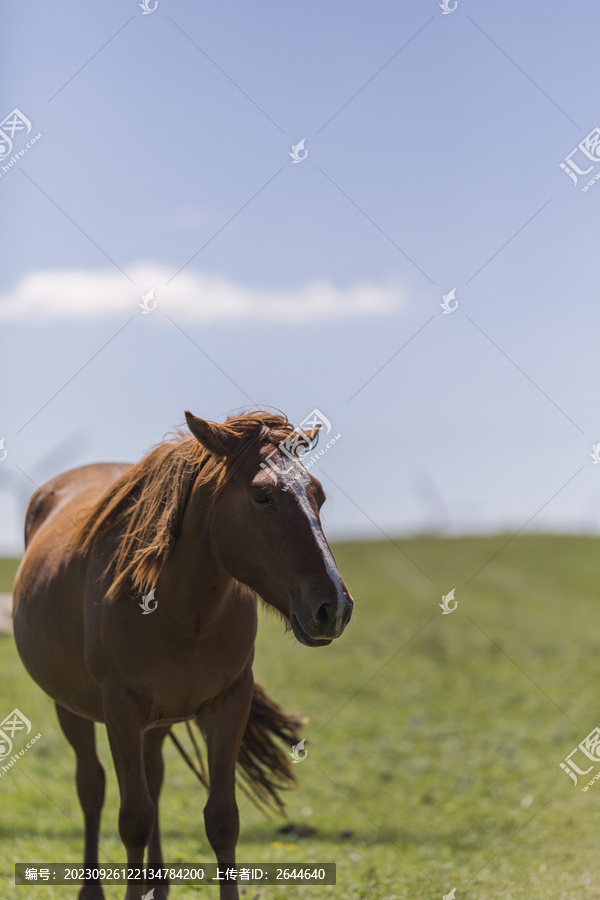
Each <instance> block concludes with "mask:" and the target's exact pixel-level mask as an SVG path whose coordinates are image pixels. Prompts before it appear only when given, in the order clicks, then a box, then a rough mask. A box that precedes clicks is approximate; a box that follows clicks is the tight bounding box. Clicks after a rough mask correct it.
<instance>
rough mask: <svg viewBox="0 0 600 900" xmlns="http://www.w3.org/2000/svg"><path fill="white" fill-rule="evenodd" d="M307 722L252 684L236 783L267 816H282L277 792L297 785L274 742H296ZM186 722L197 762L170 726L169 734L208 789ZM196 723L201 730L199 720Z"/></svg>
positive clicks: (201, 759)
mask: <svg viewBox="0 0 600 900" xmlns="http://www.w3.org/2000/svg"><path fill="white" fill-rule="evenodd" d="M194 721H196V720H194ZM306 721H307V720H306V719H303V718H301V717H300V716H296V715H287V714H286V713H285V712H284V711H283V710H282V709H281V707H280V706H279V705H278V704H277V703H276V702H275V701H274V700H273V699H271V697H269V695H268V694H267V692H266V691H265V690H264V688H263V687H261V685H260V684H255V685H254V694H253V696H252V704H251V706H250V715H249V717H248V724H247V725H246V730H245V732H244V736H243V738H242V743H241V745H240V749H239V752H238V759H237V784H238V787H239V788H240V789H241V790H242V791H243V793H244V794H246V796H247V797H248V799H249V800H251V801H252V802H253V803H254V805H255V806H256V807H257V808H258V809H259V810H260V811H261V812H262V813H263V814H264V815H265V816H266V817H267V818H268V819H269V818H270V815H269V813H270V812H274V813H276V814H278V815H281V816H283V817H285V804H284V803H283V801H282V799H281V797H280V796H279V793H280V791H282V790H291V789H293V788H295V787H296V776H295V772H294V769H293V768H292V763H291V762H290V760H289V759H288V753H287V752H285V751H284V750H282V749H281V747H279V746H278V745H277V743H276V741H279V742H280V743H283V744H285V745H286V746H287V747H289V748H291V747H293V746H294V745H296V744H298V743H299V741H300V735H299V732H300V729H301V728H302V727H303V726H304V725H305V724H306ZM185 724H186V728H187V732H188V737H189V739H190V741H191V743H192V745H193V748H194V754H195V757H196V762H194V761H193V760H192V759H191V757H190V755H189V754H188V753H187V752H186V750H185V749H184V747H183V746H182V744H181V743H180V741H179V740H178V739H177V737H176V736H175V734H174V733H173V730H172V729H171V731H170V732H169V736H170V738H171V740H172V741H173V743H174V744H175V746H176V747H177V749H178V751H179V753H180V754H181V755H182V757H183V759H184V760H185V762H186V763H187V765H188V766H189V767H190V768H191V769H192V771H193V772H194V773H195V774H196V776H197V778H198V780H199V781H201V782H202V784H203V785H204V787H205V788H206V789H207V790H208V788H209V786H210V785H209V780H208V773H207V770H206V766H205V763H204V758H203V756H202V752H201V750H200V747H199V746H198V742H197V741H196V737H195V734H194V731H193V730H192V728H191V727H190V723H189V722H186V723H185ZM196 725H197V727H198V729H199V730H200V726H199V725H198V722H196ZM288 752H289V751H288Z"/></svg>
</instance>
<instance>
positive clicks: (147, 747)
mask: <svg viewBox="0 0 600 900" xmlns="http://www.w3.org/2000/svg"><path fill="white" fill-rule="evenodd" d="M169 730H170V728H169V726H167V727H164V728H150V729H149V730H148V731H146V733H145V734H144V766H145V769H146V778H147V779H148V789H149V790H150V797H151V799H152V802H153V804H154V810H155V819H154V828H153V830H152V835H151V837H150V843H149V844H148V868H149V869H162V868H163V866H164V860H163V855H162V847H161V844H160V827H159V814H158V798H159V796H160V789H161V787H162V780H163V772H164V763H163V757H162V745H163V741H164V739H165V737H166V736H167V734H168V733H169ZM150 883H153V882H150ZM168 893H169V885H168V884H166V885H157V887H155V888H154V900H166V898H167V894H168Z"/></svg>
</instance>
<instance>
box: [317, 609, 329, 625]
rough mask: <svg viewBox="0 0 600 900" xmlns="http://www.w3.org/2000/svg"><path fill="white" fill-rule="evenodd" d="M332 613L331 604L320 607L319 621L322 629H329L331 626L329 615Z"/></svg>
mask: <svg viewBox="0 0 600 900" xmlns="http://www.w3.org/2000/svg"><path fill="white" fill-rule="evenodd" d="M330 611H331V605H330V604H329V603H323V604H322V605H321V606H320V607H319V611H318V612H317V619H318V621H319V625H321V626H322V628H327V626H328V625H329V613H330Z"/></svg>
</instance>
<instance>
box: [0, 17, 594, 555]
mask: <svg viewBox="0 0 600 900" xmlns="http://www.w3.org/2000/svg"><path fill="white" fill-rule="evenodd" d="M149 5H150V7H154V0H152V2H151V3H150V4H149ZM453 5H454V0H452V2H451V3H450V4H449V6H450V7H452V6H453ZM594 9H595V8H594V7H592V5H591V3H589V2H587V3H586V2H582V3H575V4H573V5H572V6H571V7H569V12H568V14H567V13H566V12H565V9H564V8H562V7H559V6H552V5H550V6H548V4H546V3H542V2H532V3H529V4H527V6H526V8H523V7H522V5H518V4H516V3H508V4H507V3H502V4H499V3H491V2H490V3H484V4H478V5H477V7H476V8H475V7H474V6H473V4H471V3H469V2H465V0H462V2H459V3H458V6H457V7H456V9H454V12H453V13H451V14H449V13H447V14H444V12H443V10H442V9H441V8H440V7H439V6H438V4H437V3H435V2H432V3H408V2H404V3H388V2H382V3H380V4H378V6H377V10H376V12H374V11H373V10H372V9H369V8H367V7H364V5H361V4H359V3H344V4H343V5H342V4H340V3H328V4H326V6H323V5H322V4H313V3H303V4H295V5H293V4H292V5H290V4H286V5H281V4H277V3H270V2H266V3H263V4H261V5H260V6H256V5H254V4H242V3H235V2H234V3H233V4H230V5H229V6H228V7H227V8H226V9H225V8H223V6H222V4H218V3H211V2H206V3H202V4H196V3H191V2H183V0H179V2H177V0H169V2H166V0H160V2H159V3H158V5H157V7H155V8H154V11H153V12H146V13H144V10H143V8H142V7H141V5H140V6H139V5H138V3H137V2H131V3H130V2H127V3H124V2H122V0H119V2H116V0H106V2H104V3H102V4H81V3H76V2H74V0H71V2H69V0H65V2H64V3H63V4H61V7H60V9H57V8H56V7H55V6H53V5H52V4H48V3H42V2H33V3H30V4H28V6H27V9H25V8H24V7H22V6H20V5H18V4H11V5H9V6H8V7H6V8H5V9H4V11H3V25H2V28H3V32H4V34H5V35H7V39H6V41H5V47H4V52H3V55H2V61H1V63H0V65H1V66H2V69H3V84H4V86H5V89H4V91H3V94H2V98H3V99H2V104H3V106H2V109H1V110H0V119H8V120H9V124H10V118H9V117H10V114H11V113H12V112H13V110H15V109H17V110H18V111H20V113H22V114H23V116H24V117H26V119H27V120H28V121H29V122H30V123H31V131H30V133H27V126H26V124H25V125H24V127H22V128H20V129H18V130H16V131H15V130H14V126H13V134H12V144H13V146H12V148H8V146H7V144H6V143H5V145H4V146H5V151H9V152H7V153H6V155H5V157H4V159H2V160H0V192H1V202H2V210H3V215H2V220H1V223H0V228H1V230H2V236H1V239H2V248H3V266H2V270H3V271H2V283H1V285H0V358H1V360H2V372H3V384H4V390H3V391H2V397H1V399H0V439H4V451H5V453H6V457H5V459H4V460H3V461H2V463H1V464H0V498H1V502H2V508H3V515H2V516H1V517H0V551H2V552H5V553H15V552H19V551H20V549H21V546H22V543H21V541H22V539H21V531H22V518H23V511H24V506H25V503H26V501H27V498H28V496H29V494H30V493H31V491H32V490H33V489H34V487H35V485H36V484H41V483H43V482H44V481H45V480H46V479H47V478H49V477H51V476H52V475H53V474H56V473H57V472H58V471H60V470H62V469H65V468H69V467H72V466H76V465H80V464H83V463H87V462H92V461H96V460H105V459H126V460H134V459H136V458H139V456H140V455H141V454H142V453H143V452H144V451H145V450H146V449H147V448H148V447H150V446H151V445H153V444H154V443H155V442H157V441H159V440H160V439H161V438H162V437H163V435H164V434H165V433H167V432H168V431H169V430H170V429H172V428H174V427H176V426H178V425H181V423H182V422H183V421H184V420H183V411H184V409H186V408H190V409H192V410H193V411H194V412H195V413H196V414H197V415H201V416H204V417H208V418H213V419H218V420H222V419H223V418H224V417H225V416H226V415H227V414H228V413H230V412H232V411H236V410H238V409H240V408H241V407H244V408H248V407H253V406H257V407H264V406H271V407H276V408H280V409H282V410H283V411H284V412H285V413H287V414H288V415H289V417H290V418H291V419H293V420H294V421H296V422H300V421H301V420H302V419H303V418H304V417H305V416H306V415H308V414H309V413H310V412H311V411H312V410H313V409H314V408H318V409H320V410H321V411H322V412H323V413H324V414H325V415H326V416H327V418H328V419H329V420H330V422H331V423H332V427H333V428H334V429H335V433H336V434H337V433H340V434H341V435H342V437H341V439H340V440H339V441H337V442H336V444H335V447H334V448H332V449H331V450H330V451H328V452H327V454H326V455H324V456H323V457H322V458H321V459H320V460H319V462H318V463H317V464H316V465H315V468H314V471H315V472H316V474H317V475H318V476H319V477H321V478H322V480H323V483H324V486H325V489H326V491H327V492H328V494H329V502H328V503H327V506H326V507H325V510H326V514H325V518H326V523H327V527H328V529H329V533H330V534H332V535H333V536H334V537H338V538H348V537H381V530H383V531H384V532H385V533H386V534H392V533H394V534H404V535H406V534H412V533H419V532H438V533H443V534H449V533H450V534H451V533H453V534H462V533H478V532H494V531H497V530H506V529H508V530H513V531H515V530H517V529H520V528H523V527H524V528H527V529H537V530H559V531H571V532H588V533H589V532H591V533H597V531H598V528H599V525H600V515H599V501H600V484H599V482H598V479H599V477H600V469H597V468H596V467H595V466H594V464H593V462H592V459H591V458H590V456H589V453H590V452H592V447H593V445H594V444H595V443H597V442H598V441H599V440H600V421H599V416H598V404H597V399H596V398H597V388H596V383H597V377H596V369H597V363H596V351H597V339H596V336H597V329H598V326H599V324H600V313H599V308H598V302H597V271H596V270H597V263H596V257H597V254H596V225H597V204H598V202H599V198H600V188H599V187H597V185H596V184H594V185H593V186H592V187H591V188H590V189H589V190H588V191H582V190H581V188H582V187H583V186H584V185H585V184H586V182H587V179H588V178H591V177H593V175H594V173H595V171H596V169H599V170H600V162H597V163H595V162H593V161H592V160H591V159H590V158H589V156H585V155H582V153H581V151H577V155H576V156H574V157H573V162H574V163H575V164H576V165H577V166H578V168H579V169H580V170H581V171H584V170H585V169H587V168H588V166H589V167H590V168H591V170H592V171H591V172H590V174H589V175H588V176H587V177H583V176H578V180H579V184H578V185H575V184H574V183H573V180H572V179H571V178H570V177H569V176H568V174H567V173H566V172H565V171H564V170H562V169H561V168H560V165H559V164H560V163H561V162H564V160H565V157H567V156H568V155H569V154H570V153H571V151H572V150H574V149H575V148H577V146H578V144H579V143H580V142H581V141H583V140H584V138H585V137H586V136H587V135H589V134H590V132H592V131H593V129H594V128H595V127H596V126H597V125H598V124H599V123H600V111H599V110H598V103H597V97H596V83H595V82H596V79H595V69H596V62H595V52H594V51H595V44H594V41H595V35H594V30H593V29H591V28H585V27H583V25H584V23H585V21H586V20H587V18H588V17H589V16H590V15H591V13H592V11H593V10H594ZM517 23H518V27H516V25H517ZM18 124H19V123H17V125H18ZM3 131H4V133H5V135H6V134H8V136H9V137H10V131H11V129H10V128H9V127H8V125H5V126H3ZM37 135H40V137H38V138H37V140H35V142H34V143H33V144H32V145H31V146H30V147H29V148H27V146H26V145H27V144H28V143H29V142H30V141H31V138H32V137H34V138H35V137H36V136H37ZM301 141H304V145H303V148H301V149H300V150H299V151H298V156H299V157H300V158H301V162H294V161H293V158H292V156H290V154H291V153H292V147H294V146H296V145H297V144H299V143H300V142H301ZM22 150H24V152H23V155H22V156H19V155H18V154H19V153H20V151H22ZM5 151H3V152H5ZM591 152H592V155H593V154H594V152H595V151H594V148H593V144H592V151H591ZM11 160H12V162H11ZM584 163H585V165H584ZM150 290H153V295H152V297H153V299H152V300H151V301H150V306H153V305H154V304H156V305H155V308H154V309H153V311H152V312H148V313H146V314H144V312H143V311H142V309H141V308H140V306H139V304H140V302H141V298H142V296H145V295H146V294H147V293H148V291H150ZM452 291H454V294H453V298H454V299H451V300H449V301H448V305H449V306H450V307H454V305H455V303H456V302H458V306H457V307H456V308H455V309H454V311H453V312H452V313H449V312H447V313H446V314H445V313H444V311H443V309H442V307H441V306H440V303H442V302H443V301H442V297H443V295H444V294H448V293H450V292H452ZM0 455H3V454H2V452H1V451H0Z"/></svg>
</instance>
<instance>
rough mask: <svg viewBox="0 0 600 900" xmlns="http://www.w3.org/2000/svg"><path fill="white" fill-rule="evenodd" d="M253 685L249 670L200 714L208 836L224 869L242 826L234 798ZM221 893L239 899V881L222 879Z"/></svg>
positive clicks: (222, 899) (232, 858) (227, 898)
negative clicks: (206, 777)
mask: <svg viewBox="0 0 600 900" xmlns="http://www.w3.org/2000/svg"><path fill="white" fill-rule="evenodd" d="M253 689H254V681H253V678H252V671H251V670H249V671H248V672H247V673H246V674H245V675H244V676H242V677H241V678H240V679H239V681H237V682H236V684H235V685H234V686H233V687H232V688H231V689H230V690H229V691H228V693H227V694H226V695H225V697H224V698H223V699H220V700H218V701H212V702H211V703H208V704H207V705H206V708H204V709H202V710H201V711H200V713H199V715H198V720H199V722H200V724H201V726H202V728H203V730H204V733H205V734H206V746H207V752H208V772H209V777H210V792H209V795H208V802H207V804H206V806H205V807H204V823H205V827H206V836H207V838H208V840H209V842H210V845H211V847H212V848H213V850H214V852H215V856H216V857H217V864H218V866H219V869H221V870H224V869H227V868H229V867H235V848H236V844H237V840H238V835H239V830H240V819H239V813H238V808H237V803H236V800H235V766H236V762H237V756H238V751H239V748H240V743H241V741H242V737H243V735H244V730H245V728H246V723H247V721H248V715H249V712H250V704H251V702H252V693H253ZM223 874H224V873H223ZM219 897H220V900H238V897H239V893H238V886H237V884H236V883H235V882H230V883H226V882H221V884H220V894H219Z"/></svg>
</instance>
